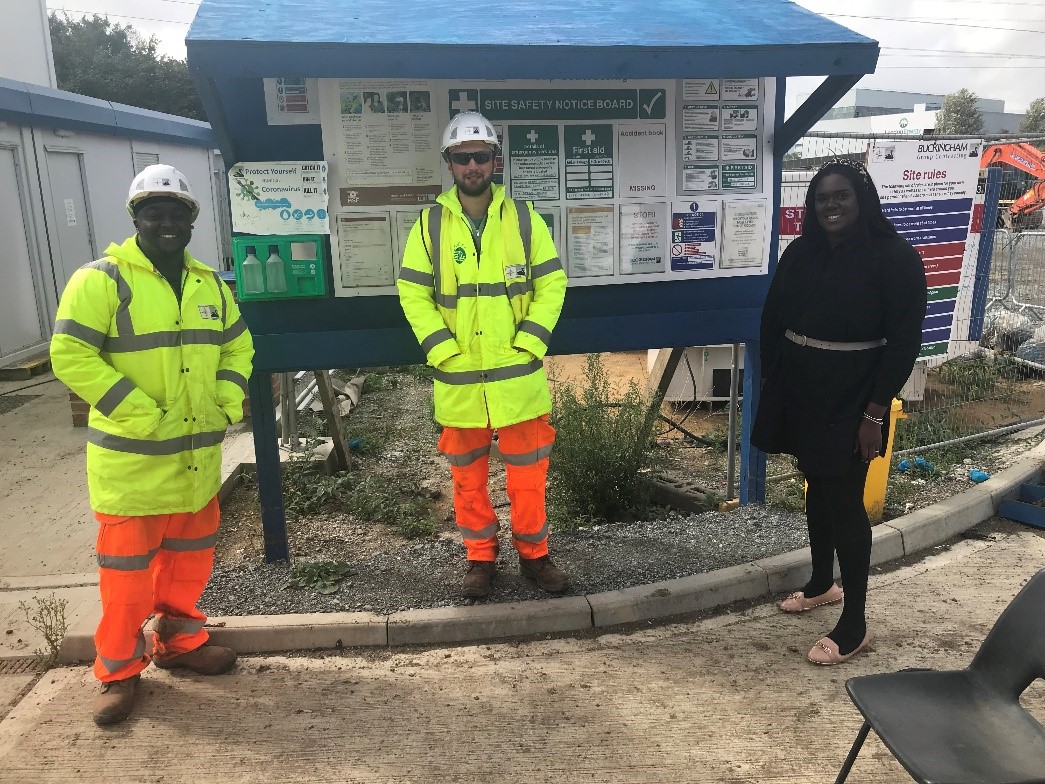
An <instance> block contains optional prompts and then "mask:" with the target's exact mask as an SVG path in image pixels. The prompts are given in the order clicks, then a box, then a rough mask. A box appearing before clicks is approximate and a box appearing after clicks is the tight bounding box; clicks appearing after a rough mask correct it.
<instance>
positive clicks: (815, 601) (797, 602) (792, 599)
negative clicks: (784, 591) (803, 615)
mask: <svg viewBox="0 0 1045 784" xmlns="http://www.w3.org/2000/svg"><path fill="white" fill-rule="evenodd" d="M840 601H842V589H841V588H839V587H838V586H837V585H835V584H834V583H831V587H830V588H828V589H827V590H826V591H824V592H823V593H822V594H820V595H819V596H811V597H809V598H806V595H805V594H804V593H802V592H801V591H795V592H794V593H793V594H791V595H790V596H788V597H787V598H786V599H784V601H782V602H781V603H780V609H781V610H783V611H784V612H786V613H800V612H805V611H806V610H812V609H813V608H814V607H820V606H822V605H825V604H838V603H839V602H840Z"/></svg>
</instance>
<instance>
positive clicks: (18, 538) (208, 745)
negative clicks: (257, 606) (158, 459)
mask: <svg viewBox="0 0 1045 784" xmlns="http://www.w3.org/2000/svg"><path fill="white" fill-rule="evenodd" d="M41 380H42V379H41ZM16 386H18V384H14V383H6V384H4V383H0V392H4V391H7V390H10V389H13V388H15V387H16ZM19 394H39V395H40V397H39V398H37V399H35V400H33V401H30V402H29V403H27V404H26V405H24V406H22V407H21V408H18V409H16V410H15V411H12V412H10V413H7V414H4V415H3V419H2V420H0V425H2V426H3V430H0V447H2V448H0V468H2V471H0V515H2V516H3V517H2V518H0V519H3V520H4V523H5V528H4V546H3V547H2V548H0V782H18V784H22V783H23V782H102V781H112V782H124V781H126V782H132V781H133V782H140V781H157V782H160V781H162V782H182V781H184V782H192V783H193V784H199V782H210V781H221V782H223V784H226V783H228V784H231V782H267V781H272V782H281V783H284V782H327V781H345V782H368V783H370V782H389V783H390V784H391V782H433V783H434V782H439V784H444V783H446V782H458V781H460V782H469V783H471V782H494V783H496V782H502V781H503V782H509V781H510V782H512V784H529V783H530V782H556V783H558V782H573V781H576V782H582V781H583V782H629V783H630V782H639V781H642V782H654V783H656V782H680V781H682V782H722V784H738V783H739V782H759V784H773V783H774V782H814V781H816V782H819V781H830V780H832V779H833V777H834V775H835V772H836V771H837V768H838V766H839V765H840V764H841V761H842V759H843V758H844V756H845V753H846V751H847V749H848V746H849V744H850V742H851V741H852V738H853V736H854V734H855V732H856V729H857V728H858V726H859V720H858V718H857V714H856V712H855V710H854V709H853V708H852V707H851V705H850V704H849V702H848V700H847V698H846V697H845V694H844V690H843V684H844V681H845V679H846V678H847V677H849V676H852V675H857V674H862V673H869V672H880V671H889V670H894V669H899V668H901V667H909V666H930V667H943V668H946V667H960V666H964V665H965V664H967V663H968V661H969V659H970V658H971V656H972V654H973V653H974V652H975V650H976V648H977V647H978V645H979V644H980V642H981V641H982V638H983V636H984V635H985V634H986V632H987V630H988V629H989V628H990V626H991V624H992V623H993V622H994V620H995V619H996V618H997V616H998V614H999V613H1000V611H1001V609H1002V608H1003V607H1004V606H1005V605H1006V604H1007V603H1008V601H1009V600H1010V599H1011V597H1012V596H1014V595H1015V593H1016V592H1017V590H1018V589H1019V587H1020V586H1021V585H1022V584H1023V582H1025V581H1026V579H1028V578H1029V577H1030V575H1031V574H1033V573H1034V572H1035V571H1037V570H1038V569H1040V568H1042V567H1043V566H1045V533H1043V532H1039V531H1034V530H1031V529H1027V528H1022V527H1019V526H1016V525H1015V524H1011V523H1008V522H1005V521H998V520H990V521H987V522H986V523H984V524H981V525H979V526H978V527H977V529H976V531H977V533H983V532H986V533H987V536H988V537H989V538H988V539H983V540H981V539H976V538H973V539H968V540H962V541H959V542H958V543H957V544H954V545H953V546H950V547H940V546H934V545H935V544H936V542H939V541H941V540H942V539H945V538H946V537H947V536H950V535H951V533H954V532H956V531H958V530H962V529H963V528H965V527H967V525H968V524H969V523H964V522H962V519H963V518H965V517H970V516H973V517H974V516H975V514H979V513H980V512H981V511H983V510H986V511H985V512H984V513H983V514H981V515H980V517H975V519H976V520H980V519H983V517H986V516H989V513H990V509H991V508H992V504H993V503H994V502H996V500H997V498H996V496H998V495H999V494H1001V493H1003V492H1005V491H1004V490H1003V488H1002V487H1001V484H1000V483H1001V477H998V478H997V479H998V480H999V484H998V485H995V488H996V489H993V490H992V489H990V488H988V487H987V485H984V486H981V487H982V488H983V490H982V491H978V495H975V496H970V497H969V499H957V498H956V499H952V500H951V502H950V506H949V507H948V511H947V512H946V514H945V515H942V516H941V515H939V514H937V515H936V516H933V515H932V514H929V513H915V514H914V515H910V516H908V518H909V519H908V518H901V520H899V521H892V522H891V523H890V526H895V530H893V532H892V534H890V536H889V538H888V539H885V538H884V537H883V538H882V542H881V543H882V544H886V543H888V542H892V543H893V544H896V542H898V541H900V540H901V539H902V544H903V548H901V549H900V550H899V552H900V553H902V552H904V550H905V549H906V550H907V551H908V552H911V551H912V550H920V549H921V548H922V547H926V546H928V547H929V549H928V550H926V551H925V552H924V553H923V554H922V555H919V556H917V557H911V556H910V555H909V556H907V558H906V559H905V560H906V562H907V563H908V564H910V565H907V566H902V567H900V568H895V564H894V565H893V566H887V567H886V569H887V571H885V572H882V573H879V574H876V575H875V576H873V577H872V583H871V585H872V590H871V594H870V602H869V612H870V621H871V624H872V630H873V632H874V633H875V635H876V637H877V643H876V646H875V650H874V651H873V652H872V653H870V654H868V655H866V656H860V657H858V658H857V659H855V660H854V661H853V662H851V663H849V664H847V665H845V666H844V667H842V668H830V669H821V668H816V667H813V666H812V665H809V664H807V663H806V662H805V659H804V654H805V652H806V651H807V650H808V648H809V647H810V645H812V643H813V642H814V641H815V640H816V639H817V638H818V637H819V636H820V635H821V634H822V633H823V632H825V631H826V630H827V629H829V628H830V627H831V626H832V625H833V621H834V617H835V612H836V610H834V609H827V610H823V611H817V612H815V613H809V614H806V615H803V616H799V617H794V616H786V615H783V614H781V613H779V612H778V611H777V610H776V608H775V605H774V604H773V603H766V602H764V601H761V600H759V601H757V602H756V603H748V604H746V605H744V606H743V607H744V609H738V607H739V605H734V606H732V607H731V608H730V607H727V608H724V609H720V610H719V611H718V613H717V614H713V615H708V614H705V615H704V616H701V617H700V618H699V619H697V620H693V616H690V618H689V619H688V620H686V621H685V622H678V623H672V624H664V625H655V624H651V623H638V624H631V625H630V626H626V627H620V628H618V629H612V630H610V631H608V632H607V631H606V630H605V629H599V630H596V631H588V632H585V633H582V634H579V635H577V636H576V637H574V638H569V637H564V638H559V639H548V638H536V639H535V638H529V639H530V641H526V642H518V641H514V642H503V643H491V644H471V645H461V646H450V645H446V646H441V647H420V646H413V647H411V646H402V647H395V648H392V649H389V648H387V647H383V644H382V646H378V647H373V648H354V649H348V650H344V651H336V652H329V651H328V652H325V653H319V654H311V655H302V656H298V657H287V656H265V657H261V656H257V657H243V658H242V659H241V663H240V664H239V665H238V666H237V668H236V669H235V670H234V671H233V672H232V673H230V674H228V675H225V676H220V677H217V678H212V679H199V678H194V677H185V676H179V675H178V674H174V673H167V672H163V671H160V670H156V669H155V668H150V669H149V670H148V671H147V672H146V675H145V679H144V682H143V688H142V698H141V701H140V705H139V709H138V710H137V711H136V713H135V715H134V716H133V717H132V718H131V719H130V720H129V721H128V722H127V723H125V724H123V725H121V726H118V727H116V728H111V729H108V730H104V729H100V728H97V727H95V725H94V724H93V723H92V722H91V720H90V702H91V697H92V696H93V694H94V692H95V689H96V686H95V684H94V681H93V678H92V676H91V674H90V671H89V669H88V668H87V667H85V666H76V667H65V668H60V669H56V670H52V671H50V672H48V673H46V674H44V675H43V676H39V675H37V674H36V673H34V672H32V671H31V670H30V669H29V668H28V666H27V662H26V661H25V660H24V659H21V660H19V659H17V658H11V657H19V656H21V657H24V656H26V655H27V654H30V653H31V652H32V651H33V649H34V648H37V647H40V646H41V645H42V642H43V641H42V639H41V638H40V636H39V635H38V634H36V633H34V632H33V631H32V630H31V629H29V628H28V626H27V625H26V624H25V621H24V618H22V616H21V612H20V611H19V610H18V604H19V602H21V601H27V602H31V601H32V600H33V599H34V597H37V596H41V595H47V594H48V593H50V592H52V591H53V592H55V593H56V595H57V596H59V597H61V598H65V599H66V600H67V601H68V602H69V606H68V610H69V614H70V620H71V621H72V622H73V623H77V622H79V623H80V624H81V625H83V624H84V623H85V622H89V620H90V616H91V615H92V614H93V613H95V612H96V611H97V604H98V599H97V587H96V579H97V578H96V576H95V573H94V563H93V542H94V535H95V526H94V523H93V521H92V520H91V518H90V512H89V509H88V507H87V503H86V488H85V486H84V485H85V482H84V479H83V441H84V432H83V431H82V430H74V429H73V428H71V427H69V425H68V416H69V413H68V404H67V402H66V397H65V393H64V391H63V389H62V387H61V386H60V385H58V384H44V385H42V386H39V387H34V388H32V389H27V390H24V392H20V393H19ZM1034 454H1035V456H1036V455H1037V454H1038V452H1037V450H1035V453H1034ZM232 462H235V459H233V460H232ZM1034 465H1035V468H1034V470H1035V471H1036V470H1037V463H1035V464H1034ZM226 468H227V469H228V468H229V466H226ZM992 481H994V480H992ZM988 484H991V483H988ZM974 507H975V508H974ZM948 526H949V527H948ZM941 527H942V528H944V529H946V531H949V532H950V533H947V532H946V531H945V532H944V533H943V534H942V535H941ZM880 528H881V532H882V533H889V532H888V531H887V530H886V528H884V527H880ZM876 530H878V529H876ZM901 534H902V536H901ZM890 557H892V556H890ZM781 559H782V561H787V562H788V563H786V564H784V563H782V564H781V565H780V568H781V569H782V570H783V571H782V572H781V574H788V570H795V569H799V568H800V567H802V564H799V563H798V561H804V558H797V559H795V558H790V559H789V557H788V556H782V557H781ZM790 561H794V563H793V564H791V563H790ZM803 568H804V567H803ZM767 573H769V574H770V580H772V579H773V578H772V574H774V573H775V572H767ZM760 579H763V580H764V579H765V573H764V574H763V576H762V577H761V578H760ZM779 589H780V586H777V587H776V588H774V590H779ZM640 593H641V592H640ZM698 593H699V592H698ZM751 595H756V594H751ZM648 600H649V597H638V598H636V599H635V600H634V601H633V604H634V607H635V608H642V607H644V606H645V605H644V604H643V602H646V603H648ZM542 606H544V605H542ZM553 606H560V605H553V604H552V603H548V604H547V607H546V608H547V609H548V611H549V612H550V611H551V608H552V607H553ZM695 606H706V605H695ZM586 612H588V611H586ZM631 617H642V616H641V615H634V616H631ZM259 620H261V619H259ZM88 625H90V624H89V623H88ZM266 634H267V642H266V643H265V644H266V645H268V646H269V647H270V648H271V647H272V645H273V643H272V640H277V641H278V639H279V638H280V637H282V636H283V635H286V634H287V631H286V630H285V629H279V628H270V629H268V630H267V631H266ZM284 647H292V646H284ZM1027 702H1028V704H1030V705H1031V707H1032V709H1033V710H1034V711H1035V712H1036V715H1038V716H1039V717H1040V718H1042V719H1045V687H1042V685H1041V684H1038V685H1037V686H1036V687H1035V688H1033V689H1032V690H1031V691H1030V692H1028V698H1027ZM851 780H852V781H853V782H854V784H862V783H863V782H883V783H884V782H902V781H906V780H907V777H906V774H904V773H903V771H902V770H901V769H900V767H899V766H898V765H897V764H896V763H895V762H894V761H893V760H892V759H891V758H890V757H889V755H888V754H887V753H886V752H885V751H884V749H883V748H882V746H881V744H880V743H878V742H877V741H876V740H874V739H872V741H870V742H869V745H868V746H867V747H866V748H865V750H864V752H863V754H862V755H861V757H860V760H859V762H858V763H857V767H856V770H855V771H854V774H853V776H852V778H851Z"/></svg>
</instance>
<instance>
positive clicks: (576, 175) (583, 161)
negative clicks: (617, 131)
mask: <svg viewBox="0 0 1045 784" xmlns="http://www.w3.org/2000/svg"><path fill="white" fill-rule="evenodd" d="M563 137H564V146H565V147H566V198H567V199H612V198H613V126H612V125H594V124H589V125H567V126H565V127H564V128H563Z"/></svg>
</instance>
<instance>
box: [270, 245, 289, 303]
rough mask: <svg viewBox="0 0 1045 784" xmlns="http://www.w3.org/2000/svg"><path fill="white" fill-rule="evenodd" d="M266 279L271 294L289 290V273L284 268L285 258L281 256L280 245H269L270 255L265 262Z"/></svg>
mask: <svg viewBox="0 0 1045 784" xmlns="http://www.w3.org/2000/svg"><path fill="white" fill-rule="evenodd" d="M265 280H266V282H267V283H268V291H269V293H270V294H280V293H282V292H284V291H286V290H287V274H286V272H285V271H284V269H283V259H281V258H280V257H279V246H278V245H269V257H268V260H267V261H266V262H265Z"/></svg>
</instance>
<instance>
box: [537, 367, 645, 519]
mask: <svg viewBox="0 0 1045 784" xmlns="http://www.w3.org/2000/svg"><path fill="white" fill-rule="evenodd" d="M585 381H586V386H585V387H584V388H583V389H581V390H578V389H576V388H575V387H574V386H573V385H571V384H562V385H560V386H558V387H557V388H556V389H555V391H554V393H553V396H552V424H553V425H554V426H555V428H556V431H557V434H556V438H555V449H554V451H553V452H552V458H551V461H550V465H549V469H548V470H549V476H550V482H549V487H548V497H549V507H550V512H551V517H552V520H553V522H554V523H555V524H556V525H557V526H558V527H571V526H577V525H580V524H584V523H586V522H591V521H599V520H605V521H613V520H620V519H624V518H628V517H636V516H639V515H641V514H642V513H643V512H644V511H645V509H646V508H647V507H648V505H649V489H648V485H647V483H646V482H645V480H644V478H643V474H644V473H646V472H648V471H649V470H650V469H651V468H653V464H654V460H655V457H656V445H655V442H654V439H653V426H654V424H655V423H656V421H657V414H658V411H659V408H660V406H659V400H657V399H652V398H650V397H649V396H648V395H645V394H643V393H642V392H641V391H640V389H639V387H638V385H637V384H635V382H634V381H632V382H631V383H630V384H629V386H628V389H627V391H626V392H625V393H624V394H623V395H620V396H617V398H616V399H615V391H614V390H612V389H611V388H610V383H609V379H608V378H607V377H606V372H605V370H604V369H603V367H602V362H601V360H600V359H599V356H598V354H589V355H588V357H587V363H586V366H585Z"/></svg>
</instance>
